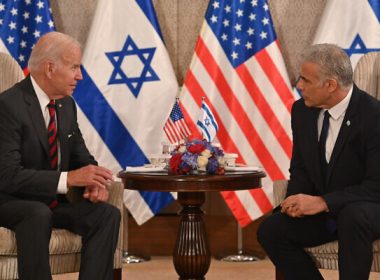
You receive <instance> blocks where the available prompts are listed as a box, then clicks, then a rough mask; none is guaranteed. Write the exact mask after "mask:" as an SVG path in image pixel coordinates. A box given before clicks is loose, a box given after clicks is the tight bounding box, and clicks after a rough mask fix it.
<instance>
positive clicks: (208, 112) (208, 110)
mask: <svg viewBox="0 0 380 280" xmlns="http://www.w3.org/2000/svg"><path fill="white" fill-rule="evenodd" d="M202 108H203V110H205V111H206V113H207V116H208V117H209V118H210V120H211V123H212V125H213V126H214V127H215V130H216V131H218V129H219V127H218V125H217V124H216V123H215V119H214V115H213V114H212V113H211V111H210V108H209V107H208V106H206V104H205V103H203V104H202Z"/></svg>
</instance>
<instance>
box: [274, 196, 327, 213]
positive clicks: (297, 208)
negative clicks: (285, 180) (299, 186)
mask: <svg viewBox="0 0 380 280" xmlns="http://www.w3.org/2000/svg"><path fill="white" fill-rule="evenodd" d="M324 211H328V207H327V204H326V201H325V200H324V199H323V198H322V197H320V196H313V195H307V194H295V195H291V196H288V197H287V198H285V200H284V201H283V202H282V203H281V212H282V213H285V214H287V215H288V216H290V217H294V218H301V217H303V216H305V215H314V214H318V213H321V212H324Z"/></svg>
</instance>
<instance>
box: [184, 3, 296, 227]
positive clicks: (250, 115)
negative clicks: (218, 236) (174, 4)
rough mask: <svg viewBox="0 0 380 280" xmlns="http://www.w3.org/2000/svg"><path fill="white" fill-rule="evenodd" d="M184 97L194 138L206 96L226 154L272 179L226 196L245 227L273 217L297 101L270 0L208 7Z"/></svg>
mask: <svg viewBox="0 0 380 280" xmlns="http://www.w3.org/2000/svg"><path fill="white" fill-rule="evenodd" d="M180 96H181V103H182V104H183V105H184V110H183V113H184V116H185V119H186V121H187V123H188V125H189V127H190V130H191V132H192V134H193V135H194V134H195V133H196V132H195V131H197V125H196V120H197V119H198V114H199V108H200V107H201V106H202V97H205V102H206V103H207V105H208V107H209V108H210V110H211V111H212V112H213V115H214V117H215V120H216V122H217V124H218V127H219V129H218V141H219V142H220V144H221V145H222V147H223V149H224V151H225V152H227V153H236V154H238V159H237V162H238V163H242V164H248V165H255V166H262V167H263V168H264V170H265V172H266V174H267V177H266V178H264V179H263V180H262V185H263V187H262V188H260V189H254V190H247V191H236V192H222V196H223V198H224V199H225V201H226V203H227V205H228V206H229V208H230V209H231V211H232V213H233V214H234V216H235V217H236V219H237V220H238V222H239V224H240V225H241V226H246V225H248V224H249V223H250V222H252V221H253V220H254V219H256V218H258V217H260V216H261V215H262V214H263V213H266V212H268V211H270V210H271V209H272V206H273V205H272V196H273V181H274V180H283V179H286V178H288V176H289V174H288V168H289V162H290V157H291V150H292V139H291V127H290V111H291V106H292V104H293V102H294V100H295V95H294V93H293V91H292V89H291V86H290V82H289V79H288V74H287V72H286V68H285V64H284V61H283V58H282V54H281V51H280V48H279V42H278V39H277V37H276V33H275V30H274V28H273V22H272V18H271V15H270V11H269V6H268V3H267V1H266V0H249V1H248V0H246V1H236V0H211V1H210V4H209V6H208V9H207V12H206V15H205V20H204V23H203V27H202V31H201V34H200V35H199V37H198V42H197V45H196V48H195V53H194V56H193V60H192V62H191V67H190V69H189V70H188V72H187V75H186V78H185V83H184V86H183V88H182V91H181V95H180ZM297 98H298V97H297ZM194 120H195V121H194ZM198 134H199V132H198Z"/></svg>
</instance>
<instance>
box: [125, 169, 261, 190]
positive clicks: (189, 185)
mask: <svg viewBox="0 0 380 280" xmlns="http://www.w3.org/2000/svg"><path fill="white" fill-rule="evenodd" d="M118 177H120V178H121V179H122V180H123V183H124V187H125V188H126V189H132V190H140V191H170V192H209V191H235V190H247V189H254V188H259V187H261V178H263V177H265V173H264V172H263V171H252V172H246V171H245V172H226V173H225V174H224V175H208V174H205V173H200V174H195V175H172V174H167V173H163V172H162V173H160V172H151V173H149V172H147V173H129V172H128V173H127V172H120V173H119V174H118Z"/></svg>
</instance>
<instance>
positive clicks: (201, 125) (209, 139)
mask: <svg viewBox="0 0 380 280" xmlns="http://www.w3.org/2000/svg"><path fill="white" fill-rule="evenodd" d="M197 125H198V126H199V127H200V128H201V129H202V132H203V134H206V137H207V141H209V142H210V141H211V136H210V133H209V132H208V130H207V127H205V125H204V124H203V122H201V121H197Z"/></svg>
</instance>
